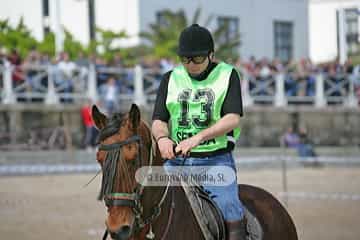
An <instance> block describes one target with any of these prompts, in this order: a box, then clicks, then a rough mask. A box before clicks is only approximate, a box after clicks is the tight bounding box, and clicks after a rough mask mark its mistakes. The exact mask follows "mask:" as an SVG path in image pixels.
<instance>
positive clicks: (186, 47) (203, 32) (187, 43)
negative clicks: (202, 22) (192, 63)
mask: <svg viewBox="0 0 360 240" xmlns="http://www.w3.org/2000/svg"><path fill="white" fill-rule="evenodd" d="M210 52H214V40H213V38H212V36H211V33H210V32H209V30H207V29H206V28H204V27H201V26H199V24H192V25H191V26H190V27H187V28H185V29H184V30H183V31H182V32H181V34H180V37H179V47H178V51H177V53H178V55H179V56H185V57H193V56H206V55H208V54H209V53H210Z"/></svg>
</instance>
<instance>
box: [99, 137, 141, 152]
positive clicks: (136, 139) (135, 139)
mask: <svg viewBox="0 0 360 240" xmlns="http://www.w3.org/2000/svg"><path fill="white" fill-rule="evenodd" d="M132 142H140V144H141V138H140V136H139V135H134V136H131V137H129V138H128V139H126V140H124V141H122V142H118V143H112V144H101V145H100V146H99V150H102V151H111V150H114V149H119V148H121V147H122V146H124V145H127V144H130V143H132Z"/></svg>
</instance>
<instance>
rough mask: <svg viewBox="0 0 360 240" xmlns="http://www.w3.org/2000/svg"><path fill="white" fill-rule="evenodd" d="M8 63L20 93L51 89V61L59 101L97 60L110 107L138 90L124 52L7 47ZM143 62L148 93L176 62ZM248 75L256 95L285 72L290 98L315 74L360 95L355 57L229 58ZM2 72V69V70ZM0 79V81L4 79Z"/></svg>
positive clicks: (306, 92) (330, 86) (310, 93)
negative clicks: (22, 51) (53, 52)
mask: <svg viewBox="0 0 360 240" xmlns="http://www.w3.org/2000/svg"><path fill="white" fill-rule="evenodd" d="M5 62H8V63H10V64H11V65H13V66H14V70H13V72H12V79H13V86H14V88H15V90H16V91H17V92H20V93H27V92H31V93H34V92H35V93H43V92H46V90H47V85H48V81H47V79H48V77H47V75H46V74H39V73H41V72H42V71H43V72H44V71H45V70H44V67H46V66H49V65H51V66H53V68H52V69H53V79H54V85H55V88H56V91H57V92H58V93H59V95H60V100H61V101H62V102H65V103H71V102H72V101H73V98H72V95H71V93H82V92H84V91H85V89H86V88H87V79H88V73H89V64H90V63H94V66H95V70H96V74H97V75H96V81H97V90H98V93H99V96H100V98H101V101H102V103H103V105H104V106H106V109H107V111H109V112H113V111H114V109H116V107H117V106H116V104H117V103H118V101H117V95H119V94H132V93H133V91H134V86H133V81H134V71H130V70H129V68H127V67H125V66H124V64H123V59H122V57H121V55H119V54H116V55H115V56H114V58H113V59H112V60H110V61H106V60H105V59H103V58H102V57H100V56H89V57H87V56H85V54H84V53H79V55H78V56H77V57H76V58H75V59H74V60H72V59H70V58H69V55H68V54H67V53H65V52H64V53H61V54H59V56H58V57H56V58H51V57H49V56H48V55H46V54H40V53H39V52H38V51H37V50H36V49H33V50H31V51H30V52H29V54H28V56H27V57H25V58H24V59H22V58H21V57H20V55H19V54H18V52H17V50H11V51H9V52H6V51H5V50H4V49H1V50H0V65H4V64H5ZM139 63H140V65H141V66H142V67H144V69H147V70H146V74H144V80H145V81H144V86H145V89H147V90H146V93H147V94H150V93H154V92H156V90H157V87H158V85H159V82H160V80H161V76H162V74H163V73H165V72H167V71H169V70H170V69H172V68H173V67H174V66H175V64H176V63H174V62H173V61H172V60H170V59H165V58H163V59H160V60H158V59H149V58H142V59H139ZM231 63H232V64H233V65H234V66H236V67H237V68H238V69H239V71H240V72H241V73H243V74H244V76H246V78H247V79H248V80H249V82H248V84H249V90H250V95H252V96H265V97H266V96H274V94H275V91H276V86H275V85H276V84H275V77H276V76H277V74H278V73H281V72H283V73H285V74H284V82H285V83H284V89H285V95H286V97H288V98H289V99H291V97H297V98H298V99H301V98H304V99H306V97H314V96H315V94H316V91H315V89H316V75H317V74H318V73H322V74H323V75H324V76H325V79H326V81H325V85H324V88H325V92H326V94H327V96H328V97H339V96H340V97H341V96H347V95H348V91H349V87H350V85H349V81H351V82H352V83H353V85H354V92H355V94H356V95H357V97H358V99H360V65H355V66H354V65H353V64H352V63H351V61H348V62H347V63H346V64H344V65H341V64H339V63H338V62H336V61H335V62H330V63H326V64H319V65H315V64H313V63H312V62H311V61H310V60H309V59H301V60H299V61H296V62H295V61H293V60H291V61H288V62H287V63H283V62H281V61H280V60H278V59H273V60H269V59H266V58H263V59H259V60H257V59H255V58H254V57H251V58H249V59H247V60H244V59H240V58H239V59H238V60H237V61H234V62H231ZM0 77H2V76H1V74H0ZM1 82H2V81H1ZM18 100H20V101H28V100H30V101H33V100H34V97H30V98H24V97H21V98H19V99H18Z"/></svg>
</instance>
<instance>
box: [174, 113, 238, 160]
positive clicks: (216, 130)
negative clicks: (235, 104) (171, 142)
mask: <svg viewBox="0 0 360 240" xmlns="http://www.w3.org/2000/svg"><path fill="white" fill-rule="evenodd" d="M239 124H240V115H239V114H236V113H228V114H226V115H225V116H223V117H222V118H221V119H220V120H219V121H218V122H217V123H215V124H214V125H212V126H211V127H209V128H207V129H204V130H202V131H200V132H199V133H198V134H196V135H194V136H192V137H191V138H188V139H186V140H184V141H181V142H180V143H179V144H178V145H177V146H176V149H175V151H176V152H181V153H182V154H187V153H188V152H190V150H191V149H192V148H194V147H196V146H198V145H199V144H200V143H201V142H203V141H206V140H209V139H213V138H215V137H218V136H221V135H224V134H226V133H228V132H230V131H231V130H233V129H234V128H236V127H238V126H239Z"/></svg>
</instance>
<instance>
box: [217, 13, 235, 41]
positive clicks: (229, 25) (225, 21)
mask: <svg viewBox="0 0 360 240" xmlns="http://www.w3.org/2000/svg"><path fill="white" fill-rule="evenodd" d="M217 22H218V27H219V29H220V28H225V30H224V32H223V34H222V35H221V37H220V39H219V41H220V42H221V43H229V42H231V41H232V40H234V39H236V38H237V37H238V36H239V18H237V17H218V18H217Z"/></svg>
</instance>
